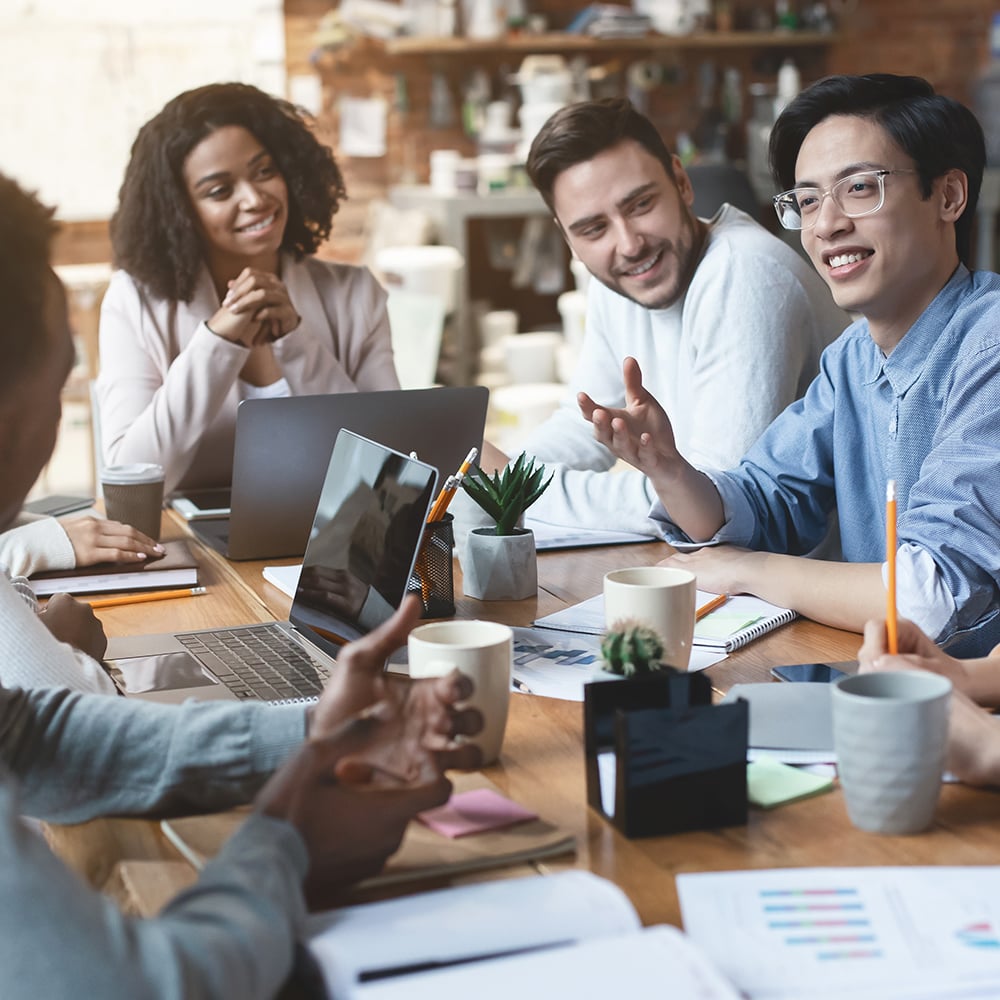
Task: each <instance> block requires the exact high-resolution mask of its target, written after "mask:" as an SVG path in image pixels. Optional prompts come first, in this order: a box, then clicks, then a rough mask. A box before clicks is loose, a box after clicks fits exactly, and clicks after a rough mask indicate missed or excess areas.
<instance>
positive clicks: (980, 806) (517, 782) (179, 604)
mask: <svg viewBox="0 0 1000 1000" xmlns="http://www.w3.org/2000/svg"><path fill="white" fill-rule="evenodd" d="M663 553H664V549H663V547H662V546H661V545H658V544H650V545H636V546H623V547H614V548H606V549H589V550H577V551H568V552H559V553H546V554H544V555H542V556H540V558H539V585H540V589H539V593H538V596H537V598H534V599H529V600H526V601H519V602H497V603H480V602H477V601H473V600H471V599H468V598H463V597H461V596H460V595H461V585H460V577H458V576H456V593H457V595H459V596H458V601H457V603H458V614H459V615H460V616H463V617H482V618H491V619H494V620H499V621H504V622H506V623H508V624H512V625H527V624H529V623H530V622H531V621H532V620H533V619H534V618H535V617H537V616H539V615H544V614H547V613H549V612H551V611H555V610H558V609H559V608H561V607H564V606H566V605H567V604H571V603H574V602H576V601H579V600H583V599H585V598H587V597H591V596H593V595H594V594H596V593H598V592H599V591H600V589H601V580H602V577H603V575H604V573H605V572H606V571H607V570H609V569H612V568H618V567H621V566H628V565H648V564H651V563H654V562H656V561H657V560H658V559H659V558H662V556H663ZM200 558H201V563H202V567H203V578H204V581H205V582H206V583H207V584H208V586H209V588H210V596H209V597H205V598H198V599H195V600H185V601H171V602H163V603H162V604H149V605H137V606H133V607H123V608H118V609H115V610H114V612H113V613H112V614H109V615H108V616H107V618H106V619H105V620H106V623H107V626H108V630H109V632H113V633H120V634H125V633H128V632H136V631H151V630H156V629H166V628H171V627H173V628H176V627H183V628H187V627H201V626H204V625H206V624H209V623H211V624H232V623H235V622H236V621H238V620H243V621H259V620H264V619H267V618H269V617H283V616H286V615H287V612H288V609H289V606H290V601H289V599H288V598H287V597H286V596H285V595H283V594H282V593H281V592H280V591H278V590H277V589H276V588H274V587H272V586H271V585H270V584H268V583H266V582H265V581H264V580H263V578H262V576H261V568H262V565H263V564H262V563H229V562H227V561H226V560H224V559H223V558H222V557H221V556H218V555H217V554H216V553H212V552H207V551H204V552H203V553H202V555H201V557H200ZM291 561H294V560H289V562H291ZM456 574H458V567H457V565H456ZM140 609H141V610H140ZM216 616H218V617H216ZM168 622H169V624H167V623H168ZM858 645H859V637H858V636H857V635H855V634H853V633H847V632H841V631H838V630H836V629H831V628H828V627H825V626H821V625H817V624H815V623H813V622H807V621H803V620H800V621H796V622H793V623H791V624H790V625H786V626H784V627H783V628H781V629H779V630H777V631H776V632H774V633H772V634H770V635H768V636H765V637H764V638H762V639H760V640H757V641H756V642H754V643H752V644H751V645H750V646H748V647H747V648H746V649H744V650H741V651H739V652H737V653H734V654H733V655H731V656H730V657H729V658H728V659H726V660H725V661H723V662H722V663H720V664H717V665H716V666H714V667H711V668H709V675H710V677H711V679H712V682H713V685H714V686H715V688H716V689H717V690H718V691H720V692H722V691H725V690H727V689H728V688H729V687H730V685H732V684H734V683H737V682H747V681H749V682H753V681H766V680H768V679H769V677H768V673H767V671H768V668H769V667H770V666H772V665H774V664H777V663H797V662H807V661H812V660H845V659H851V658H853V657H854V655H855V654H856V652H857V648H858ZM486 774H487V775H488V776H489V777H490V779H492V780H493V781H494V782H495V783H496V784H497V785H498V786H500V787H501V788H502V789H503V790H504V791H505V792H506V793H507V794H508V795H509V796H510V797H511V798H513V799H516V800H517V801H518V802H521V803H523V804H524V805H526V806H528V807H530V808H532V809H534V810H536V811H537V812H538V813H539V814H540V815H542V816H543V817H544V818H546V819H548V820H550V821H551V822H554V823H557V824H559V825H560V826H562V827H565V828H566V829H568V830H570V831H572V832H573V833H574V834H575V835H576V837H577V843H578V848H577V854H576V857H575V858H569V859H567V860H566V861H564V862H563V861H560V862H557V863H549V864H548V865H547V866H546V867H547V868H549V869H552V868H557V867H568V866H574V865H575V866H578V867H583V868H588V869H590V870H591V871H594V872H596V873H598V874H600V875H603V876H605V877H607V878H609V879H611V880H613V881H614V882H616V883H618V884H619V885H620V886H621V887H622V888H623V889H624V890H625V891H626V893H627V894H628V895H629V897H630V898H631V899H632V901H633V903H634V904H635V906H636V908H637V909H638V911H639V914H640V916H641V917H642V919H643V921H644V922H646V923H659V922H667V923H673V924H679V923H680V913H679V909H678V902H677V896H676V891H675V888H674V878H673V876H674V875H675V874H676V873H677V872H681V871H707V870H723V869H738V868H764V867H778V866H800V865H884V864H993V863H996V862H997V861H998V860H1000V796H997V795H994V794H992V793H989V792H982V791H977V790H974V789H969V788H964V787H961V786H954V785H952V786H947V787H945V789H944V790H943V793H942V798H941V804H940V807H939V809H938V813H937V819H936V822H935V825H934V827H933V828H932V829H931V830H930V831H929V832H927V833H925V834H922V835H920V836H916V837H881V836H876V835H872V834H865V833H861V832H859V831H857V830H855V829H854V828H853V827H852V826H851V825H850V823H849V821H848V819H847V814H846V811H845V808H844V803H843V799H842V796H841V794H840V793H839V791H838V792H834V793H833V794H828V795H822V796H819V797H817V798H813V799H808V800H806V801H803V802H799V803H795V804H793V805H790V806H785V807H783V808H780V809H777V810H774V811H771V812H762V811H759V810H751V812H750V818H749V821H748V823H747V824H746V825H745V826H740V827H732V828H727V829H722V830H716V831H708V832H697V833H689V834H681V835H676V836H670V837H654V838H648V839H637V840H627V839H626V838H625V837H623V836H622V835H621V834H619V833H618V832H617V831H616V830H615V829H614V828H613V827H612V826H611V825H610V824H609V823H607V822H606V821H605V820H604V819H602V818H601V817H600V816H598V815H597V814H596V813H594V812H593V811H591V810H590V809H589V808H588V806H587V804H586V793H585V775H584V760H583V749H582V706H581V705H580V704H578V703H574V702H565V701H558V700H555V699H549V698H541V697H534V696H530V695H521V694H514V695H513V696H512V704H511V712H510V720H509V723H508V730H507V735H506V739H505V742H504V749H503V753H502V755H501V758H500V761H499V762H498V763H497V764H496V765H494V766H493V767H491V768H489V769H487V771H486ZM53 841H54V843H55V844H56V847H57V849H58V850H59V851H60V853H61V854H63V855H64V856H66V857H68V858H69V860H70V861H71V863H73V864H74V865H75V867H77V868H78V869H80V870H82V871H84V872H85V873H86V874H87V875H88V876H89V877H91V879H92V880H93V881H95V883H97V884H101V883H103V881H104V878H105V877H107V876H108V875H109V874H111V876H112V889H113V890H114V891H116V892H117V894H118V895H119V898H121V899H123V901H124V903H125V905H127V906H128V907H129V908H131V909H134V910H136V911H137V912H142V913H149V912H154V911H155V910H156V909H157V908H158V906H159V904H160V903H162V902H163V901H165V900H166V899H168V898H169V897H170V895H172V894H173V892H175V891H176V890H178V889H179V888H183V887H184V886H185V885H186V884H188V883H190V881H191V880H192V879H193V877H194V876H193V873H192V872H191V871H190V870H189V869H187V868H186V866H185V865H184V864H182V863H181V862H180V860H179V858H178V856H177V855H176V854H175V853H174V851H173V848H172V847H170V845H169V844H168V843H167V842H166V841H165V840H164V839H163V838H162V836H161V835H160V833H159V829H158V826H157V825H156V824H152V823H148V822H143V821H135V820H132V821H123V820H102V821H97V822H95V823H89V824H83V825H82V826H78V827H72V828H61V829H59V828H57V829H56V831H55V832H54V834H53ZM120 862H126V863H125V864H119V863H120ZM137 862H138V863H137ZM123 880H124V881H123Z"/></svg>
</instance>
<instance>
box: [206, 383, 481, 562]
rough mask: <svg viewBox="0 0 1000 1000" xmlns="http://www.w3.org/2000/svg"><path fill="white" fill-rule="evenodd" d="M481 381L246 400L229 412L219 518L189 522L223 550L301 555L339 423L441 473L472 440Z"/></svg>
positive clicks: (476, 442)
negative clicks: (224, 508) (226, 491)
mask: <svg viewBox="0 0 1000 1000" xmlns="http://www.w3.org/2000/svg"><path fill="white" fill-rule="evenodd" d="M488 403H489V390H488V389H486V388H485V387H484V386H463V387H459V388H439V389H394V390H388V391H384V392H351V393H337V394H335V395H322V396H293V397H285V398H279V399H247V400H244V401H243V402H242V403H240V406H239V409H238V410H237V414H236V444H235V451H234V454H233V483H232V495H231V498H230V503H229V504H228V506H230V508H231V510H230V514H229V517H228V518H214V519H205V520H199V521H194V522H192V524H191V529H192V531H194V532H195V534H196V535H198V537H199V538H201V539H202V540H203V541H204V542H206V543H207V544H209V545H211V546H212V547H213V548H215V549H218V550H219V551H220V552H222V553H223V554H224V555H226V556H227V557H228V558H229V559H273V558H277V557H280V556H301V555H302V553H303V552H305V548H306V539H307V538H308V537H309V525H310V524H311V523H312V517H313V513H314V512H315V510H316V500H317V498H318V497H319V491H320V487H321V486H322V484H323V475H324V473H325V471H326V467H327V463H328V462H329V459H330V451H331V450H332V448H333V442H334V440H335V439H336V437H337V432H338V431H339V430H341V428H346V429H347V430H351V431H354V432H355V433H356V434H362V435H364V436H365V437H366V438H370V439H371V440H373V441H378V442H380V443H381V444H384V445H387V446H388V447H390V448H395V449H396V450H397V451H401V452H403V453H404V454H407V455H408V454H410V453H411V452H416V455H417V457H418V458H419V459H420V460H421V461H423V462H427V463H428V464H429V465H432V466H434V468H435V469H437V471H438V475H439V476H440V478H441V481H442V482H444V480H445V479H446V478H447V477H448V476H449V475H450V474H451V473H453V472H455V471H456V470H457V469H458V467H459V465H461V464H462V460H463V459H464V458H465V456H466V455H467V454H468V453H469V449H470V448H481V447H482V443H483V427H484V426H485V423H486V407H487V404H488Z"/></svg>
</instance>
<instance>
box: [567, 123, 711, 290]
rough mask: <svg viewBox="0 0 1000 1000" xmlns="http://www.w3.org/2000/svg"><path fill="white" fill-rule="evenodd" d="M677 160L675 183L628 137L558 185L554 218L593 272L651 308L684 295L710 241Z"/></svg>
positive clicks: (577, 167) (577, 166) (573, 170)
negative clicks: (707, 241) (694, 206)
mask: <svg viewBox="0 0 1000 1000" xmlns="http://www.w3.org/2000/svg"><path fill="white" fill-rule="evenodd" d="M673 162H674V174H675V176H674V177H673V178H671V177H670V176H669V175H668V174H667V172H666V170H665V169H664V167H663V164H662V163H660V161H659V160H658V159H656V157H655V156H653V155H652V154H651V153H648V152H647V151H646V150H645V149H644V148H643V147H642V146H641V145H640V144H639V143H638V142H635V141H634V140H632V139H625V140H623V141H622V142H620V143H618V144H617V145H615V146H612V147H611V148H610V149H606V150H604V151H603V152H601V153H598V154H597V156H595V157H593V159H590V160H584V161H583V162H582V163H577V164H574V165H573V166H572V167H569V168H568V169H566V170H564V171H562V173H560V174H559V176H558V177H557V178H556V180H555V183H554V184H553V186H552V202H553V207H554V208H555V213H556V219H557V220H558V222H559V225H560V226H561V227H562V230H563V233H564V234H565V235H566V238H567V240H568V242H569V245H570V246H571V247H572V248H573V250H574V252H575V253H576V255H577V256H578V257H579V258H580V260H581V261H583V263H584V264H585V265H586V267H587V270H588V271H590V273H591V274H592V275H593V276H594V277H595V278H597V280H598V281H600V282H601V283H602V284H604V285H607V287H608V288H610V289H611V290H612V291H614V292H617V293H618V294H619V295H624V296H625V297H626V298H628V299H631V300H632V301H633V302H636V303H638V304H639V305H641V306H645V307H646V308H647V309H666V308H667V307H668V306H670V305H673V303H674V302H676V301H677V300H678V299H679V298H680V297H681V295H683V294H684V292H685V290H686V289H687V286H688V284H689V283H690V281H691V275H692V274H693V273H694V269H695V267H696V266H697V264H698V257H699V255H700V254H701V248H702V245H703V243H704V225H703V224H702V223H701V222H699V221H698V219H696V218H695V216H694V213H693V212H692V210H691V205H692V203H693V202H694V192H693V191H692V190H691V182H690V181H689V180H688V177H687V174H685V173H684V170H683V169H682V167H681V165H680V161H679V160H678V159H677V158H676V157H674V161H673Z"/></svg>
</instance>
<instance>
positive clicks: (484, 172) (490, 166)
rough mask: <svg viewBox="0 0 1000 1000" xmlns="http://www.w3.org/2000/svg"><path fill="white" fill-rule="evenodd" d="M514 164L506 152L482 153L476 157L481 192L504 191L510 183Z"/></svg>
mask: <svg viewBox="0 0 1000 1000" xmlns="http://www.w3.org/2000/svg"><path fill="white" fill-rule="evenodd" d="M512 166H513V164H512V162H511V158H510V157H509V156H508V155H507V154H506V153H480V154H479V156H478V157H476V169H477V174H478V178H479V180H478V185H477V190H478V192H479V194H481V195H488V194H490V193H491V192H493V191H503V190H504V188H506V187H507V186H508V185H509V184H510V172H511V167H512Z"/></svg>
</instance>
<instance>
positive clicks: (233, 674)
mask: <svg viewBox="0 0 1000 1000" xmlns="http://www.w3.org/2000/svg"><path fill="white" fill-rule="evenodd" d="M437 478H438V477H437V472H436V471H435V469H434V468H433V466H430V465H427V464H426V463H424V462H419V461H416V460H415V459H412V458H407V457H406V456H405V455H402V454H400V453H399V452H395V451H393V450H392V449H391V448H386V447H385V446H384V445H381V444H377V443H375V442H374V441H369V440H367V439H366V438H363V437H360V436H359V435H357V434H354V433H352V432H351V431H347V430H342V431H341V432H340V433H339V434H338V436H337V441H336V445H335V446H334V449H333V454H332V455H331V456H330V460H329V463H328V469H327V473H326V478H325V480H324V482H323V485H322V490H321V493H320V498H319V503H318V505H317V508H316V516H315V518H314V519H313V525H312V531H311V532H310V534H309V542H308V546H307V548H306V554H305V558H304V560H303V566H302V573H301V575H300V577H299V584H298V588H297V590H296V593H295V599H294V602H293V603H292V609H291V613H290V615H289V620H288V621H283V622H268V623H264V624H260V625H244V626H239V627H237V628H227V629H212V630H203V631H196V632H177V633H166V634H162V635H144V636H130V637H123V638H116V639H112V640H111V641H110V642H109V643H108V651H107V654H106V655H105V660H106V661H107V663H108V667H109V669H110V670H111V675H112V677H113V678H114V680H115V683H116V684H117V685H118V688H119V690H120V691H122V693H123V694H125V695H127V696H129V697H139V698H146V699H149V700H152V701H163V702H180V701H184V700H185V699H186V698H198V699H234V698H235V699H241V700H242V699H260V700H263V701H270V702H286V703H287V702H297V701H307V700H312V699H315V698H316V697H317V696H318V695H319V693H320V691H321V690H322V688H323V684H324V682H325V680H326V679H327V677H328V676H329V673H330V668H331V666H332V664H333V662H334V660H335V659H336V656H337V652H338V651H339V649H340V648H341V647H342V646H343V645H344V644H345V643H347V642H350V641H351V640H352V639H356V638H358V637H359V636H362V635H365V634H366V633H367V632H369V631H371V629H373V628H374V627H375V626H376V625H379V624H381V623H382V622H384V621H385V620H386V619H387V618H389V617H390V615H391V614H392V613H393V611H394V610H395V609H396V608H398V607H399V605H400V603H401V602H402V600H403V597H404V596H405V595H406V592H407V590H408V589H410V587H411V583H410V581H411V579H412V576H413V564H414V561H415V560H416V556H417V551H418V549H419V547H420V539H421V535H422V533H423V527H424V522H425V520H426V518H427V513H428V510H429V508H430V504H431V501H432V500H433V498H434V492H435V487H436V485H437Z"/></svg>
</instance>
